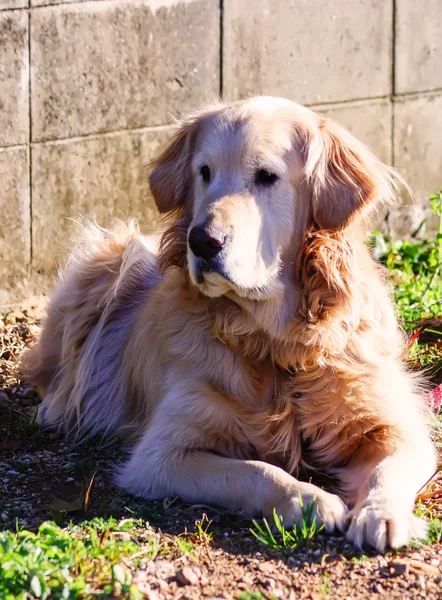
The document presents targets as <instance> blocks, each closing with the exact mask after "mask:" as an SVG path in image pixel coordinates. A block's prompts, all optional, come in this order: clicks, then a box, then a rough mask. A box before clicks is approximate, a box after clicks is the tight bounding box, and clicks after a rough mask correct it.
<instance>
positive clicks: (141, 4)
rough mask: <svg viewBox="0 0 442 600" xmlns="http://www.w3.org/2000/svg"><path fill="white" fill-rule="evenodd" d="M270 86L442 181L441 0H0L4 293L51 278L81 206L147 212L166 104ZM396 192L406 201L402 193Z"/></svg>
mask: <svg viewBox="0 0 442 600" xmlns="http://www.w3.org/2000/svg"><path fill="white" fill-rule="evenodd" d="M220 93H221V94H222V95H223V97H224V98H225V99H226V100H238V99H241V98H246V97H248V96H251V95H254V94H261V93H265V94H274V95H283V96H287V97H289V98H292V99H294V100H296V101H298V102H301V103H304V104H307V105H309V106H311V107H312V108H313V109H315V110H317V111H318V112H320V113H321V114H324V115H327V116H331V117H333V118H335V119H337V120H339V121H340V122H342V123H343V124H344V125H346V126H347V127H348V128H349V129H350V130H351V131H352V132H353V133H354V134H355V135H356V136H358V137H359V138H361V139H362V140H363V141H365V142H366V143H367V144H368V145H369V146H370V147H371V148H372V149H373V151H374V152H375V153H376V154H377V155H378V156H379V157H380V158H381V159H383V160H385V161H386V162H388V163H390V164H393V165H395V166H397V167H398V169H399V170H400V172H401V173H402V174H403V175H404V176H405V177H406V179H407V180H408V181H409V183H410V184H411V186H412V188H413V190H414V192H415V194H416V197H417V201H418V205H417V206H414V207H413V208H410V207H408V206H404V207H401V209H400V210H397V211H395V212H394V213H393V214H390V215H389V227H390V228H391V230H392V232H393V234H394V235H402V234H403V233H404V232H407V231H410V230H411V229H412V228H414V227H416V226H417V225H418V224H419V222H420V221H421V219H422V218H423V217H424V216H428V215H427V211H426V209H425V208H424V202H426V199H427V197H428V195H429V194H430V193H432V192H434V191H436V190H438V189H439V187H440V186H441V185H442V136H441V134H440V132H441V131H442V2H441V0H421V1H420V2H416V1H415V0H271V1H270V0H181V1H178V0H94V1H78V0H64V1H63V0H0V269H1V273H2V276H1V278H0V305H1V304H5V303H8V302H11V301H14V300H17V299H20V298H21V297H23V296H24V295H25V294H26V293H30V292H33V291H39V292H42V291H46V290H47V289H48V287H49V285H50V282H51V281H52V279H53V277H54V274H55V271H56V269H55V267H56V264H57V262H58V261H59V260H60V258H62V257H63V250H62V248H63V245H64V241H65V240H66V239H67V237H69V232H70V230H71V229H72V222H71V221H70V220H69V219H67V217H70V216H71V217H77V216H78V215H79V214H80V213H81V214H84V215H86V216H87V217H89V218H96V219H97V221H98V222H99V223H103V224H104V225H106V224H107V223H108V222H109V221H110V220H111V218H112V217H124V216H136V217H138V218H140V220H141V222H142V224H143V226H145V227H149V226H152V223H154V221H155V218H156V214H155V211H154V208H153V206H152V202H151V200H150V199H149V197H148V192H147V184H146V180H145V177H144V174H143V166H144V165H145V164H146V163H148V162H149V161H150V160H151V159H152V158H153V157H154V156H155V154H156V153H157V152H158V150H159V149H160V148H161V147H162V146H163V145H164V144H165V143H166V141H167V139H168V138H169V137H170V135H171V134H172V132H173V126H171V125H170V117H171V115H176V114H179V113H180V112H181V111H182V110H187V109H189V108H191V107H193V106H196V105H198V104H201V103H203V102H205V101H207V100H211V99H213V98H214V97H216V96H218V95H219V94H220ZM405 202H407V201H405Z"/></svg>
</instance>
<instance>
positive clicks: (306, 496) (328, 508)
mask: <svg viewBox="0 0 442 600" xmlns="http://www.w3.org/2000/svg"><path fill="white" fill-rule="evenodd" d="M311 487H312V488H313V489H312V490H311V491H310V490H309V491H306V490H303V491H302V492H301V493H295V494H293V496H291V497H289V498H286V499H285V500H284V501H282V502H280V503H279V505H277V506H275V509H276V512H277V514H278V515H279V516H280V517H282V519H283V523H284V525H285V526H286V527H290V526H291V527H293V525H294V524H300V523H302V521H303V519H304V518H305V517H306V515H307V514H308V512H309V509H308V507H309V504H312V503H313V507H312V509H311V516H310V521H312V520H313V519H314V518H315V517H316V523H317V524H318V526H320V525H324V528H325V530H326V531H328V532H329V533H331V532H332V531H334V530H336V529H338V530H339V531H343V529H344V523H345V516H346V515H347V513H348V508H347V506H346V505H345V503H344V502H343V501H342V500H341V499H340V498H339V496H336V495H335V494H330V493H329V492H325V491H324V490H321V489H320V488H316V487H315V486H311ZM264 516H266V515H264Z"/></svg>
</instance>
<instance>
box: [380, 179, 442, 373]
mask: <svg viewBox="0 0 442 600" xmlns="http://www.w3.org/2000/svg"><path fill="white" fill-rule="evenodd" d="M430 203H431V206H432V210H433V212H434V214H435V215H436V216H437V218H438V232H437V234H436V236H435V238H434V239H432V240H421V241H404V240H399V241H390V240H389V239H388V238H387V237H386V236H385V235H384V234H382V233H380V232H374V233H373V234H372V235H371V237H370V240H369V243H370V245H371V246H372V248H373V252H374V255H375V256H376V258H377V259H378V260H379V261H380V262H381V263H383V264H384V265H385V266H386V267H387V268H388V270H389V272H390V277H391V281H392V284H393V287H394V290H393V299H394V302H395V306H396V310H397V313H398V317H399V320H400V322H401V325H402V326H403V328H404V329H405V331H407V332H408V333H413V332H416V330H417V334H416V335H415V336H413V337H412V339H411V341H412V342H418V343H412V344H411V345H410V350H409V358H410V361H411V362H412V363H413V364H414V366H415V367H417V368H429V369H430V370H431V372H432V373H433V374H434V373H436V372H437V371H438V370H439V369H441V368H442V353H441V347H442V322H440V321H439V319H438V317H439V316H440V314H441V307H442V277H440V274H441V269H442V189H441V190H440V191H439V192H438V194H436V195H433V196H431V197H430Z"/></svg>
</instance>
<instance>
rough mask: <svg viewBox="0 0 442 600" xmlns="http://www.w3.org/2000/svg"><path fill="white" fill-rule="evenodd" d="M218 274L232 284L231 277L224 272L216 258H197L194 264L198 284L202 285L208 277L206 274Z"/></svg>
mask: <svg viewBox="0 0 442 600" xmlns="http://www.w3.org/2000/svg"><path fill="white" fill-rule="evenodd" d="M211 274H215V275H219V276H220V277H222V278H223V279H225V280H226V282H228V283H231V284H233V281H232V279H231V278H230V277H229V275H228V274H227V273H226V270H225V269H224V267H223V265H222V263H221V262H220V261H219V260H218V259H217V258H209V259H204V258H197V259H196V264H195V279H196V282H197V283H198V284H199V285H203V284H204V282H205V281H206V280H207V279H210V278H208V277H207V276H208V275H211Z"/></svg>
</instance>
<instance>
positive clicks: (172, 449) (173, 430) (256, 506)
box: [117, 412, 347, 531]
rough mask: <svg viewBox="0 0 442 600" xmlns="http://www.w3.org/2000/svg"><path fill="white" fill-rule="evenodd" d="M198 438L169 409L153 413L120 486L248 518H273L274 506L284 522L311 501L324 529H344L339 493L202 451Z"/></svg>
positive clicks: (299, 515) (261, 464)
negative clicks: (228, 511)
mask: <svg viewBox="0 0 442 600" xmlns="http://www.w3.org/2000/svg"><path fill="white" fill-rule="evenodd" d="M197 437H198V434H197V432H196V431H195V430H193V431H192V430H191V428H190V427H188V426H187V427H186V425H185V422H184V420H182V419H179V420H178V422H174V417H173V416H171V415H170V413H169V412H168V414H167V415H165V417H164V418H161V417H160V418H158V415H157V416H156V418H154V420H153V422H152V423H151V425H150V427H149V430H148V431H147V432H146V434H145V436H144V437H143V438H142V439H141V441H140V442H139V444H138V446H137V447H136V448H135V450H134V453H133V455H132V457H131V459H130V460H129V462H128V463H126V464H125V465H124V466H123V467H122V469H121V470H120V473H119V474H118V476H117V483H118V485H120V486H121V487H122V488H123V489H125V490H127V491H128V492H130V493H132V494H135V495H137V496H142V497H144V498H146V499H159V498H165V497H167V496H175V495H178V496H180V497H181V498H182V499H183V500H184V501H186V502H189V503H201V502H203V503H207V504H213V505H216V506H220V507H223V508H226V509H229V510H231V511H235V512H241V513H243V514H245V515H247V516H258V515H263V516H265V517H266V518H271V517H272V513H273V509H276V512H277V514H278V515H280V516H282V518H283V520H284V523H285V524H286V525H287V526H290V525H293V524H294V522H300V521H301V520H302V516H303V511H302V506H304V507H307V505H308V504H309V503H310V502H313V501H315V508H314V512H313V515H316V516H317V521H318V522H319V523H323V524H324V526H325V528H326V529H327V530H328V531H332V530H333V529H335V528H336V527H337V528H339V529H342V524H343V522H344V518H345V515H346V512H347V508H346V506H345V504H344V502H343V501H342V500H341V499H340V498H338V496H335V495H334V494H330V493H328V492H325V491H324V490H322V489H320V488H318V487H316V486H314V485H312V484H310V483H305V482H300V481H298V480H296V479H295V478H294V477H292V476H291V475H289V474H288V473H286V472H285V471H283V470H282V469H280V468H279V467H276V466H274V465H270V464H268V463H265V462H261V461H253V460H238V459H234V458H226V457H223V456H219V455H217V454H215V453H213V452H210V451H206V450H203V449H201V446H202V445H203V444H204V439H203V435H200V444H199V445H198V439H197ZM191 438H193V439H191ZM184 439H185V440H186V441H187V443H188V446H187V447H186V446H184V445H182V440H184ZM189 441H190V442H191V443H190V444H189Z"/></svg>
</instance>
